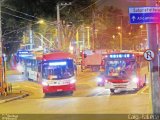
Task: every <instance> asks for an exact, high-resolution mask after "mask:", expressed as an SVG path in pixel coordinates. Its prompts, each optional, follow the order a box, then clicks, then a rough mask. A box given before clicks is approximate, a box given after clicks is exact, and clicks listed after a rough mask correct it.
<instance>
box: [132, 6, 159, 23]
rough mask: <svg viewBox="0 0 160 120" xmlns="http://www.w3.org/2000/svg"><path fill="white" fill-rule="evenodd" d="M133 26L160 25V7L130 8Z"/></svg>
mask: <svg viewBox="0 0 160 120" xmlns="http://www.w3.org/2000/svg"><path fill="white" fill-rule="evenodd" d="M129 18H130V23H131V24H146V23H160V7H130V8H129Z"/></svg>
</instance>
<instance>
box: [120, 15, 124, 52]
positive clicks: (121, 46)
mask: <svg viewBox="0 0 160 120" xmlns="http://www.w3.org/2000/svg"><path fill="white" fill-rule="evenodd" d="M120 17H121V29H120V31H121V32H120V50H122V49H123V44H122V41H123V40H122V36H123V16H120Z"/></svg>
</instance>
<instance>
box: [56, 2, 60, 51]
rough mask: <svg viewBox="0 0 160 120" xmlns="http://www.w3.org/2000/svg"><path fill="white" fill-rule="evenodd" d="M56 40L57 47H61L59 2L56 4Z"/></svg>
mask: <svg viewBox="0 0 160 120" xmlns="http://www.w3.org/2000/svg"><path fill="white" fill-rule="evenodd" d="M57 39H58V40H57V42H58V46H57V48H58V49H59V50H60V49H61V38H60V9H59V3H58V4H57Z"/></svg>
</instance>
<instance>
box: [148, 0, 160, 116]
mask: <svg viewBox="0 0 160 120" xmlns="http://www.w3.org/2000/svg"><path fill="white" fill-rule="evenodd" d="M147 6H156V0H147ZM147 30H148V45H149V49H150V50H152V51H153V52H154V54H155V57H154V59H153V60H152V61H151V62H150V72H151V74H150V75H151V95H152V96H151V97H152V109H153V114H160V94H159V93H160V79H159V76H158V74H159V73H158V67H159V63H158V42H157V41H158V40H157V34H158V33H157V24H147Z"/></svg>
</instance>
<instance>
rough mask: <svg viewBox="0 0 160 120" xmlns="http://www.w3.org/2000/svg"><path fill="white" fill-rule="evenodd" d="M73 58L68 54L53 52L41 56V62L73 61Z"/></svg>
mask: <svg viewBox="0 0 160 120" xmlns="http://www.w3.org/2000/svg"><path fill="white" fill-rule="evenodd" d="M73 58H74V56H73V55H72V54H71V53H68V52H54V53H49V54H45V55H43V60H59V59H73Z"/></svg>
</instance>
